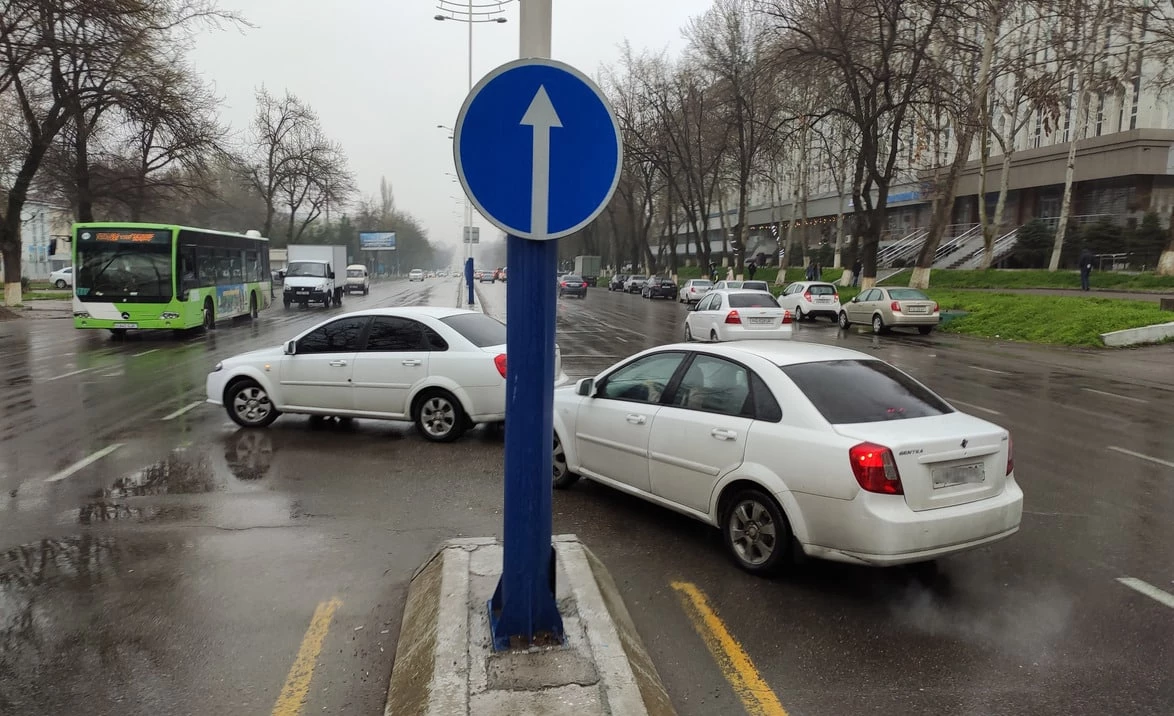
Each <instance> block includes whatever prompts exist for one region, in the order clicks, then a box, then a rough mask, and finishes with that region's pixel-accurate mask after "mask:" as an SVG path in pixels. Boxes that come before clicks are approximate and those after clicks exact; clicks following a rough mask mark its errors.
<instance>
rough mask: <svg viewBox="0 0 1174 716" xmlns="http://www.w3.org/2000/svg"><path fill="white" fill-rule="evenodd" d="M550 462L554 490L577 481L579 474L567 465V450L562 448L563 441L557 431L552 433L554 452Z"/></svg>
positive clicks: (563, 488) (564, 487) (562, 488)
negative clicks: (552, 471)
mask: <svg viewBox="0 0 1174 716" xmlns="http://www.w3.org/2000/svg"><path fill="white" fill-rule="evenodd" d="M551 463H552V465H553V467H554V487H555V489H556V490H565V489H567V488H568V487H570V486H571V485H574V484H575V483H576V482H578V481H579V476H578V475H576V474H575V473H573V472H571V470H570V468H568V467H567V451H566V450H564V449H563V441H562V440H560V439H559V436H558V433H557V432H556V433H555V434H554V454H553V455H552V460H551Z"/></svg>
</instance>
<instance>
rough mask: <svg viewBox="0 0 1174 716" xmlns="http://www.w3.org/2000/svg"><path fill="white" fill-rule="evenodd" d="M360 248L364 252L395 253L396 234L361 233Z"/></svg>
mask: <svg viewBox="0 0 1174 716" xmlns="http://www.w3.org/2000/svg"><path fill="white" fill-rule="evenodd" d="M359 248H360V249H362V250H363V251H395V232H394V231H361V232H359Z"/></svg>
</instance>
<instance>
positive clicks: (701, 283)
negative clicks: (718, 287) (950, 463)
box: [692, 278, 713, 288]
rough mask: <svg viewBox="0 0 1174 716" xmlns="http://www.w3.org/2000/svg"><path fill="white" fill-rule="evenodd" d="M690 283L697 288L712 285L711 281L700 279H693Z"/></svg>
mask: <svg viewBox="0 0 1174 716" xmlns="http://www.w3.org/2000/svg"><path fill="white" fill-rule="evenodd" d="M692 284H693V285H694V286H696V287H697V288H709V287H710V286H712V285H713V281H702V280H701V279H696V278H695V279H693V281H692Z"/></svg>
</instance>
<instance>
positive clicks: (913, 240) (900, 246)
mask: <svg viewBox="0 0 1174 716" xmlns="http://www.w3.org/2000/svg"><path fill="white" fill-rule="evenodd" d="M928 235H929V230H928V229H914V230H913V231H912V233H909V234H906V235H905V236H904V237H902V238H900V239H898V240H897V241H895V242H894V243H891V244H889V245H888V246H886V247H885V248H883V249H881V250H880V251H878V252H877V254H876V264H877V266H892V265H893V262H894V261H897V260H898V259H903V258H905V257H906V256H909V255H910V254H912V253H914V252H916V251H917V250H918V249H920V248H921V244H922V242H923V241H925V237H926V236H928Z"/></svg>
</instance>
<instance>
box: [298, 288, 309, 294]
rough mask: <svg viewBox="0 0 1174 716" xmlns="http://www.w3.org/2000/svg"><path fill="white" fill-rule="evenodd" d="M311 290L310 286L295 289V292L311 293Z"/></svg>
mask: <svg viewBox="0 0 1174 716" xmlns="http://www.w3.org/2000/svg"><path fill="white" fill-rule="evenodd" d="M309 292H310V289H308V288H299V289H296V290H295V291H294V293H309Z"/></svg>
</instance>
